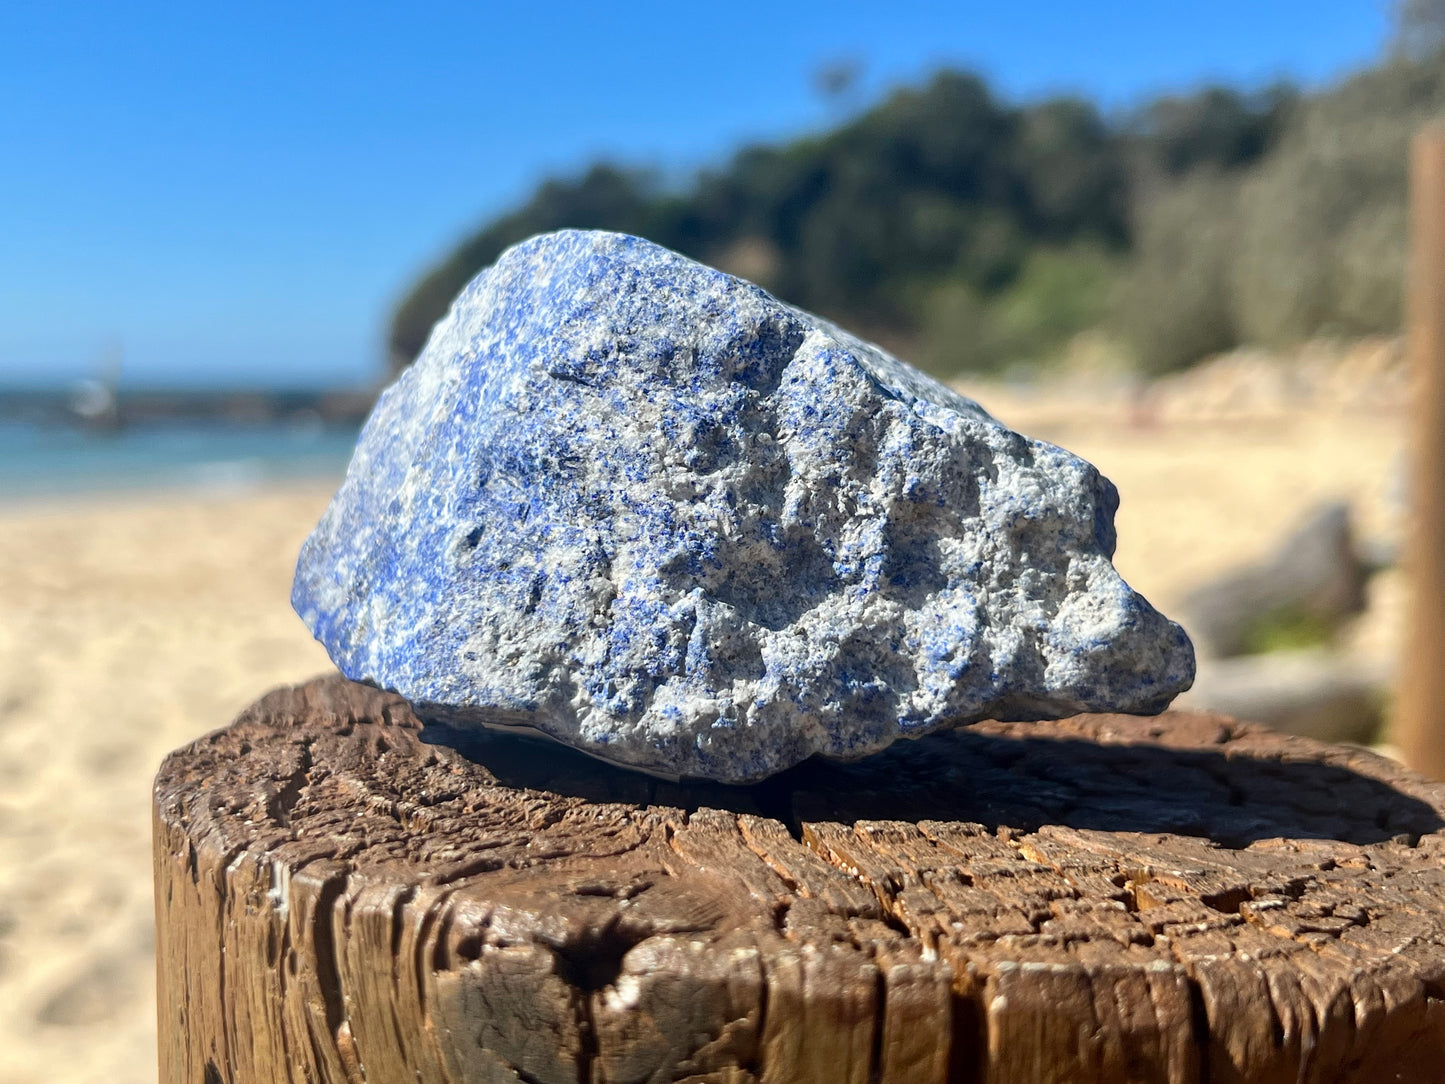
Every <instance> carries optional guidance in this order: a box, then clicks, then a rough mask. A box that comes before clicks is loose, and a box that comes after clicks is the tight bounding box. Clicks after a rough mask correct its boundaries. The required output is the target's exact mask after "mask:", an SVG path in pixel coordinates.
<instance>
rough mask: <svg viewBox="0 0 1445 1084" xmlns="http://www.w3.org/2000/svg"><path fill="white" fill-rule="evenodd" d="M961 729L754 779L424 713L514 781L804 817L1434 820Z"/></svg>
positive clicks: (1415, 802)
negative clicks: (697, 771) (626, 760)
mask: <svg viewBox="0 0 1445 1084" xmlns="http://www.w3.org/2000/svg"><path fill="white" fill-rule="evenodd" d="M1027 729H1028V728H1027V726H1026V725H1024V726H1014V727H1009V728H1007V732H1004V733H990V732H980V731H979V730H977V729H964V730H958V731H952V732H949V733H944V734H935V735H931V736H929V737H926V738H920V739H918V740H917V741H903V742H899V743H898V744H896V745H894V746H893V747H891V748H889V749H887V750H885V751H884V752H882V753H880V754H878V755H876V756H873V757H870V758H868V759H866V760H863V761H857V762H854V763H851V764H842V763H835V762H830V761H825V760H821V759H816V758H815V759H813V760H810V761H807V762H805V763H803V764H800V765H798V766H797V767H795V768H792V769H790V770H788V771H786V772H783V773H781V774H780V775H777V776H774V777H773V778H771V779H769V780H766V781H765V782H763V783H760V784H757V785H754V786H745V787H740V786H726V785H723V784H718V783H709V782H702V781H698V782H694V781H683V782H681V783H669V782H666V781H662V780H658V779H655V778H652V777H650V776H647V775H643V774H640V773H638V772H633V771H629V770H627V769H625V768H619V767H615V766H613V765H610V764H606V763H604V762H602V761H598V760H595V759H593V758H591V757H588V756H586V755H584V754H582V753H579V752H576V751H575V750H572V749H569V748H567V747H565V746H562V745H558V744H556V743H554V742H551V741H549V740H547V739H541V738H530V737H525V736H517V735H513V734H508V733H501V732H492V731H473V730H461V729H456V728H453V727H448V726H445V725H441V724H434V723H433V724H428V725H427V726H426V727H425V728H424V729H423V731H422V739H423V741H427V742H430V743H433V744H438V745H446V746H450V747H451V748H454V749H456V750H457V751H459V752H460V753H462V754H463V755H464V756H466V757H468V759H470V760H473V761H475V762H477V763H479V764H481V765H483V766H485V767H486V768H487V769H488V770H489V771H490V772H491V773H492V774H493V775H494V776H495V777H496V778H497V780H498V782H500V783H501V784H503V785H505V786H509V787H517V788H525V789H531V790H543V791H550V792H553V793H556V794H561V795H567V796H572V797H577V798H583V799H586V800H588V801H594V802H626V803H631V804H637V805H663V806H672V807H677V808H681V809H684V810H687V811H689V812H690V811H693V810H696V809H699V808H703V807H711V808H714V809H726V810H731V811H733V812H737V813H753V814H759V815H763V816H769V817H774V818H776V819H778V820H780V821H782V822H783V823H785V824H787V825H788V826H789V827H790V829H791V830H792V831H793V832H794V833H795V834H796V833H798V831H799V829H800V825H801V824H802V823H803V822H804V821H839V822H842V823H851V822H853V821H856V820H904V821H921V820H940V821H972V822H977V823H980V824H983V825H985V826H987V827H989V828H990V829H992V828H996V827H998V826H1000V825H1007V826H1009V827H1011V828H1013V829H1015V830H1024V831H1032V830H1034V829H1036V828H1038V827H1040V826H1041V825H1045V824H1057V825H1064V826H1067V827H1071V828H1088V829H1097V830H1101V831H1110V832H1146V833H1148V832H1168V833H1174V834H1178V835H1187V836H1196V837H1201V838H1206V839H1210V840H1213V841H1214V842H1215V843H1218V844H1220V845H1221V846H1226V847H1243V846H1245V845H1247V844H1249V843H1252V842H1254V841H1256V840H1261V839H1273V838H1277V837H1285V838H1293V839H1335V840H1341V841H1343V842H1347V843H1354V844H1359V845H1365V844H1370V843H1380V842H1383V841H1385V840H1389V839H1392V838H1402V839H1403V840H1407V841H1409V842H1411V843H1413V842H1414V840H1415V839H1416V838H1417V837H1418V836H1420V835H1422V834H1424V833H1427V832H1433V831H1435V830H1437V829H1439V828H1441V827H1442V822H1441V820H1440V818H1439V817H1438V816H1437V815H1436V814H1435V813H1434V811H1433V810H1432V809H1431V808H1430V806H1428V805H1427V804H1426V803H1425V802H1422V801H1420V800H1419V799H1417V798H1413V797H1410V796H1409V795H1407V794H1403V793H1401V792H1400V791H1399V790H1397V789H1395V788H1394V787H1392V786H1390V785H1389V784H1387V783H1385V782H1383V781H1381V780H1378V779H1373V778H1370V777H1369V776H1367V775H1363V774H1361V773H1359V772H1356V771H1353V770H1351V769H1349V768H1346V767H1342V766H1338V765H1332V764H1322V763H1309V762H1297V761H1294V760H1289V759H1280V758H1279V757H1277V756H1274V757H1272V756H1267V755H1266V756H1251V755H1249V754H1248V753H1247V752H1245V751H1243V750H1231V752H1230V754H1229V755H1225V753H1224V752H1222V751H1221V752H1212V751H1208V750H1201V749H1175V748H1169V747H1165V746H1161V745H1154V744H1107V743H1101V742H1095V741H1089V740H1083V739H1072V738H1059V737H1030V736H1029V735H1028V733H1027Z"/></svg>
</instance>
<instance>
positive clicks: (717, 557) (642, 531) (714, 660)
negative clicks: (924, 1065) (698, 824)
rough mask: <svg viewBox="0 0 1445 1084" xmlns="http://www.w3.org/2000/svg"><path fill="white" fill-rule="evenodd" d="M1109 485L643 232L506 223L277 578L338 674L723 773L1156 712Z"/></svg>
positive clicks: (431, 705)
mask: <svg viewBox="0 0 1445 1084" xmlns="http://www.w3.org/2000/svg"><path fill="white" fill-rule="evenodd" d="M1117 503H1118V497H1117V493H1116V491H1115V490H1114V487H1113V486H1112V485H1111V484H1110V483H1109V482H1108V481H1107V480H1105V479H1104V478H1102V477H1101V476H1100V475H1099V473H1098V472H1097V471H1096V470H1095V469H1094V468H1093V467H1092V466H1090V465H1089V464H1088V463H1085V462H1084V461H1083V460H1081V459H1079V458H1077V457H1076V456H1074V455H1071V454H1070V453H1068V452H1065V451H1063V450H1061V449H1059V448H1056V447H1053V446H1052V445H1049V444H1044V443H1041V442H1039V441H1034V440H1029V439H1027V438H1025V437H1023V436H1021V435H1019V434H1017V433H1014V432H1012V431H1010V430H1009V429H1007V428H1005V427H1003V426H1002V425H1000V424H999V423H998V422H996V421H994V420H993V419H992V418H991V417H989V415H988V414H987V413H985V412H984V410H983V409H982V408H980V407H979V406H978V405H977V404H975V403H973V402H971V401H969V400H967V399H964V398H962V397H961V396H959V395H957V394H956V393H954V392H952V391H950V390H949V389H947V388H945V387H944V386H942V385H941V384H938V383H937V382H935V381H933V380H931V379H929V378H928V377H926V376H924V375H923V374H921V373H919V372H917V371H916V370H914V369H912V368H910V367H908V366H907V365H904V364H903V363H901V362H899V361H897V360H895V359H894V358H892V357H890V356H888V355H887V354H885V353H883V352H882V351H881V350H880V349H878V348H877V347H874V346H871V345H868V344H866V343H863V342H861V341H859V340H857V339H855V338H853V337H851V336H849V335H847V334H846V333H844V332H842V331H840V330H839V329H837V328H835V327H833V326H832V325H830V324H828V323H826V322H825V321H823V320H820V319H819V318H817V317H814V316H811V315H809V314H807V313H804V312H800V311H798V310H796V309H793V308H790V307H788V306H786V305H784V304H782V303H780V302H779V301H777V300H776V299H774V298H773V297H772V296H770V295H769V294H767V293H766V292H764V291H763V290H761V289H759V288H758V287H756V286H753V285H751V284H749V283H747V282H744V281H741V280H739V279H736V278H733V277H731V276H729V275H725V274H723V273H721V272H718V271H714V270H712V269H710V268H707V267H704V266H702V265H700V264H697V263H694V262H692V261H690V260H688V259H685V258H683V257H681V256H679V255H677V254H676V253H673V252H670V251H668V250H666V249H663V248H659V247H658V246H656V245H652V244H650V243H648V242H646V241H642V240H639V239H637V238H634V237H628V236H624V235H619V234H611V233H599V232H581V231H567V232H561V233H556V234H549V235H544V236H540V237H535V238H533V239H531V240H530V241H527V242H524V243H523V244H521V245H518V246H516V247H515V248H513V249H511V250H509V251H508V252H507V253H505V254H504V255H503V256H502V257H501V259H499V260H498V262H497V263H496V264H495V265H494V266H493V267H491V268H489V269H488V270H486V271H484V272H483V273H482V274H481V275H479V276H478V277H477V278H476V279H475V280H474V281H473V282H472V283H471V284H470V285H469V286H468V287H467V288H466V290H465V291H463V293H462V294H461V296H460V297H459V298H458V300H457V302H456V303H455V305H454V306H453V308H452V310H451V312H450V313H449V314H448V316H447V317H446V318H445V319H444V320H443V321H442V322H441V323H440V324H438V325H437V327H436V329H435V331H434V332H433V333H432V337H431V341H430V342H429V343H428V345H427V348H426V350H425V351H424V352H423V354H422V356H421V357H420V359H418V361H417V362H416V364H415V365H413V366H412V367H411V368H410V369H408V370H407V371H406V372H405V373H403V374H402V376H401V377H400V378H399V379H398V380H397V382H396V383H395V384H394V385H393V386H392V387H391V388H390V389H389V390H388V391H387V392H386V393H385V394H384V395H383V396H382V398H381V400H380V402H379V403H378V404H377V407H376V410H375V412H374V413H373V415H372V417H371V419H370V421H369V422H368V423H367V426H366V428H365V430H364V431H363V433H362V436H361V439H360V441H359V444H358V447H357V450H356V454H355V456H354V458H353V460H352V463H351V466H350V468H349V470H348V472H347V476H346V480H345V482H344V483H343V485H342V487H341V489H340V491H339V492H338V493H337V495H336V498H335V499H334V501H333V502H332V504H331V507H330V508H329V509H328V510H327V512H326V514H325V516H324V517H323V519H322V521H321V523H320V525H319V526H318V527H317V529H316V531H315V533H314V534H313V535H312V536H311V538H310V539H308V541H307V542H306V545H305V546H304V548H303V550H302V553H301V559H300V562H299V565H298V568H297V574H296V582H295V587H294V590H293V595H292V601H293V603H294V605H295V607H296V610H297V612H298V613H299V614H300V615H301V616H302V618H303V619H304V620H305V621H306V622H307V624H308V625H309V626H310V627H311V629H312V631H313V632H314V633H315V634H316V636H317V638H318V639H319V640H320V641H321V642H322V643H323V644H324V645H325V646H326V648H327V650H328V651H329V652H330V654H331V657H332V658H333V659H334V660H335V662H336V663H337V665H338V666H339V667H340V669H341V670H342V672H343V673H345V674H346V675H347V676H348V677H351V678H353V679H357V680H365V681H370V682H373V683H375V684H377V685H380V686H383V687H385V688H388V689H394V690H396V691H398V692H400V693H401V694H402V695H404V696H406V697H407V698H408V699H409V700H411V701H412V702H413V703H414V704H415V705H417V706H418V708H419V709H420V710H421V712H422V713H423V714H428V713H430V714H432V715H441V716H445V717H446V718H448V719H449V720H450V721H452V722H458V721H460V722H468V721H470V722H477V723H485V724H488V725H503V726H505V725H521V726H529V727H534V728H536V729H539V730H541V731H543V732H545V733H547V734H549V735H551V736H553V737H555V738H558V739H560V740H562V741H564V742H567V743H569V744H571V745H574V746H577V747H579V748H581V749H584V750H587V751H589V752H592V753H595V754H597V755H599V756H602V757H605V758H607V759H609V760H615V761H618V762H621V763H624V764H628V765H632V766H634V767H639V768H643V769H646V770H650V771H654V772H657V773H660V774H666V775H691V776H700V777H705V778H711V779H717V780H723V781H728V782H742V781H747V780H755V779H760V778H763V777H765V776H767V775H769V774H772V773H774V772H777V771H780V770H782V769H784V768H787V767H788V766H790V765H792V764H795V763H797V762H799V761H801V760H803V759H804V758H806V757H808V756H810V755H812V754H814V753H821V754H824V755H827V756H833V757H844V758H851V757H858V756H862V755H865V754H868V753H871V752H874V751H876V750H879V749H882V748H883V747H884V746H886V745H888V744H889V743H890V742H892V741H894V740H895V739H897V738H900V737H916V736H918V735H921V734H925V733H928V732H929V731H933V730H937V729H940V728H942V727H946V726H953V725H957V724H960V723H965V722H970V721H973V720H976V719H981V718H987V717H993V718H999V719H1007V720H1020V719H1032V718H1042V717H1052V716H1063V715H1070V714H1073V713H1076V712H1083V711H1124V712H1135V713H1153V712H1158V711H1160V710H1162V709H1163V708H1164V707H1165V706H1166V705H1167V704H1168V703H1169V702H1170V700H1172V699H1173V697H1174V696H1175V695H1176V694H1177V693H1178V692H1180V691H1181V690H1182V689H1184V688H1187V687H1188V685H1189V683H1190V681H1191V679H1192V677H1193V672H1194V657H1193V649H1192V646H1191V645H1190V643H1189V640H1188V638H1187V637H1186V636H1185V635H1184V633H1183V631H1182V630H1181V629H1180V628H1179V626H1177V625H1175V624H1173V623H1172V622H1170V621H1168V620H1166V619H1165V618H1163V617H1162V616H1161V615H1159V614H1158V613H1157V612H1156V611H1155V610H1154V609H1153V608H1152V607H1151V606H1150V605H1149V604H1148V603H1147V602H1146V601H1145V600H1144V599H1143V598H1142V597H1141V596H1140V595H1138V594H1136V593H1135V592H1134V591H1132V590H1131V589H1130V588H1129V587H1128V586H1127V585H1126V584H1125V583H1124V582H1123V580H1122V579H1121V578H1120V577H1119V575H1118V573H1117V572H1115V570H1114V568H1113V566H1112V565H1111V564H1110V561H1109V558H1110V556H1111V554H1112V552H1113V547H1114V529H1113V515H1114V511H1115V509H1116V507H1117Z"/></svg>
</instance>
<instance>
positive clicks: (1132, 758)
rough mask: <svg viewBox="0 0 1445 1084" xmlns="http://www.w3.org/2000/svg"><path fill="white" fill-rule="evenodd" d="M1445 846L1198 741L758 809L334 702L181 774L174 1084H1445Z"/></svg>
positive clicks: (226, 742) (165, 1053)
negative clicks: (1395, 1083)
mask: <svg viewBox="0 0 1445 1084" xmlns="http://www.w3.org/2000/svg"><path fill="white" fill-rule="evenodd" d="M1442 814H1445V787H1442V786H1440V785H1437V784H1433V783H1430V782H1427V781H1425V780H1424V779H1422V778H1420V777H1418V776H1415V775H1412V774H1409V773H1407V772H1404V771H1403V770H1401V769H1399V768H1397V767H1395V766H1394V765H1392V764H1390V763H1389V762H1387V761H1385V760H1383V759H1381V758H1378V757H1375V756H1373V755H1371V754H1369V753H1366V752H1362V751H1360V750H1356V749H1352V748H1347V747H1338V746H1326V745H1322V744H1319V743H1316V742H1311V741H1309V740H1307V739H1303V738H1294V737H1286V736H1283V735H1278V734H1274V733H1270V732H1268V731H1264V730H1261V729H1258V728H1255V727H1250V726H1247V725H1243V724H1239V723H1235V722H1232V721H1230V720H1228V719H1223V718H1220V717H1212V716H1205V715H1197V714H1178V713H1175V714H1169V715H1165V716H1161V717H1159V718H1157V719H1142V718H1131V717H1124V716H1080V717H1077V718H1074V719H1065V720H1061V721H1058V722H1049V723H1036V724H1000V723H982V724H977V725H975V726H972V727H968V728H966V729H964V730H961V731H957V732H954V733H951V734H946V735H937V736H934V737H930V738H925V739H922V740H919V741H917V742H905V743H901V744H900V745H898V746H895V747H894V748H893V749H891V750H889V751H888V752H887V753H885V754H883V755H881V756H879V757H876V758H873V759H871V760H869V761H866V762H863V763H859V764H854V765H837V764H826V763H808V764H804V765H802V766H800V767H798V768H796V769H793V770H792V771H790V772H788V773H785V774H784V775H782V776H779V777H776V778H774V779H772V780H770V781H768V782H767V783H765V784H762V785H760V786H757V787H751V788H736V787H725V786H715V785H705V784H703V785H696V786H689V785H678V784H668V783H661V782H658V781H656V780H652V779H649V778H646V777H643V776H638V775H634V774H632V773H628V772H625V771H621V770H616V769H611V768H608V767H605V766H603V765H600V764H598V763H597V762H594V761H591V760H589V759H587V758H584V757H582V756H580V755H577V754H573V753H572V752H570V751H569V750H565V749H562V748H560V747H556V746H553V745H550V744H545V743H542V742H537V741H529V740H526V739H521V738H516V737H513V736H510V735H491V734H480V735H473V734H463V733H458V732H456V731H452V730H448V729H445V728H442V727H438V726H434V725H433V726H423V725H422V723H421V722H419V721H418V720H417V719H416V717H415V716H414V715H413V714H412V712H411V710H410V709H409V708H408V707H407V705H406V704H405V702H404V701H402V700H400V699H399V698H397V697H395V696H391V695H389V694H385V693H381V692H378V691H376V690H374V689H371V688H368V687H366V686H362V685H356V684H353V683H350V682H347V681H344V680H343V679H341V678H339V677H328V678H321V679H317V680H316V681H313V682H311V683H309V684H307V685H304V686H301V687H298V688H295V689H282V690H278V691H276V692H273V693H271V694H269V695H267V696H266V697H264V698H263V699H262V700H260V701H259V702H258V703H257V704H255V705H254V706H253V707H252V708H250V709H249V710H248V711H246V712H245V713H244V714H243V715H242V716H241V717H240V718H239V719H238V720H237V721H236V722H235V723H234V724H232V725H231V726H230V727H228V728H226V729H224V730H220V731H217V732H215V733H214V734H211V735H209V736H207V737H205V738H203V739H201V740H199V741H197V742H194V743H193V744H191V745H189V746H187V747H185V748H184V749H181V750H178V751H177V752H175V753H173V754H172V755H171V756H170V757H169V758H167V760H166V762H165V764H164V765H163V766H162V768H161V771H160V774H159V776H158V778H157V781H156V788H155V875H156V920H157V929H158V965H157V966H158V977H159V984H158V987H159V1013H160V1035H161V1049H160V1066H161V1079H162V1081H165V1082H168V1084H169V1082H176V1084H179V1082H187V1084H191V1082H194V1084H218V1082H219V1084H251V1082H272V1081H277V1082H280V1081H287V1082H297V1084H300V1082H310V1084H319V1082H343V1081H345V1082H363V1081H364V1082H368V1084H393V1082H395V1084H401V1082H412V1081H417V1082H425V1084H432V1082H436V1084H442V1082H450V1084H458V1082H462V1081H467V1082H472V1081H486V1082H491V1081H500V1082H522V1084H578V1082H588V1084H592V1082H597V1084H603V1082H606V1084H624V1082H628V1084H633V1082H637V1084H640V1082H653V1081H690V1082H695V1084H701V1082H703V1081H709V1082H730V1084H744V1082H749V1084H751V1082H813V1081H816V1082H818V1084H843V1082H857V1084H869V1082H872V1081H886V1082H892V1081H898V1082H909V1084H933V1082H937V1084H943V1082H972V1081H987V1082H991V1084H993V1082H1003V1081H1008V1082H1019V1084H1035V1082H1042V1081H1070V1082H1078V1081H1170V1082H1196V1081H1199V1082H1202V1081H1281V1082H1291V1084H1293V1082H1297V1081H1320V1082H1324V1081H1331V1082H1334V1081H1361V1082H1366V1081H1368V1082H1374V1081H1383V1080H1406V1081H1426V1082H1428V1081H1436V1080H1442V1081H1445V833H1442V825H1445V821H1442Z"/></svg>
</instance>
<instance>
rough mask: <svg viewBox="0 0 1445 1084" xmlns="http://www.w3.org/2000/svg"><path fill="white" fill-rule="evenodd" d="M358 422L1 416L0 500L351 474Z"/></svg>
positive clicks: (213, 487) (215, 488) (222, 487)
mask: <svg viewBox="0 0 1445 1084" xmlns="http://www.w3.org/2000/svg"><path fill="white" fill-rule="evenodd" d="M357 432H358V430H356V429H355V428H350V427H344V428H343V427H329V426H321V425H288V424H277V425H239V424H238V425H206V426H202V425H196V424H183V423H175V424H157V425H145V426H135V427H132V428H128V429H122V430H120V431H119V432H115V433H93V432H88V431H86V430H84V429H81V428H78V427H73V426H66V425H57V424H36V423H31V422H18V421H0V502H10V501H17V500H30V499H36V498H45V497H52V496H56V497H82V496H86V495H90V494H102V493H114V492H123V491H127V490H141V489H182V490H191V491H198V492H208V493H212V492H236V491H244V490H247V489H251V488H254V487H256V486H260V485H264V484H266V483H268V482H274V481H295V480H303V479H322V480H330V479H334V480H336V481H338V482H339V481H340V479H341V476H342V474H343V473H345V470H346V464H347V461H348V460H349V459H350V458H351V450H352V448H353V446H354V445H355V443H356V436H357Z"/></svg>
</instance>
